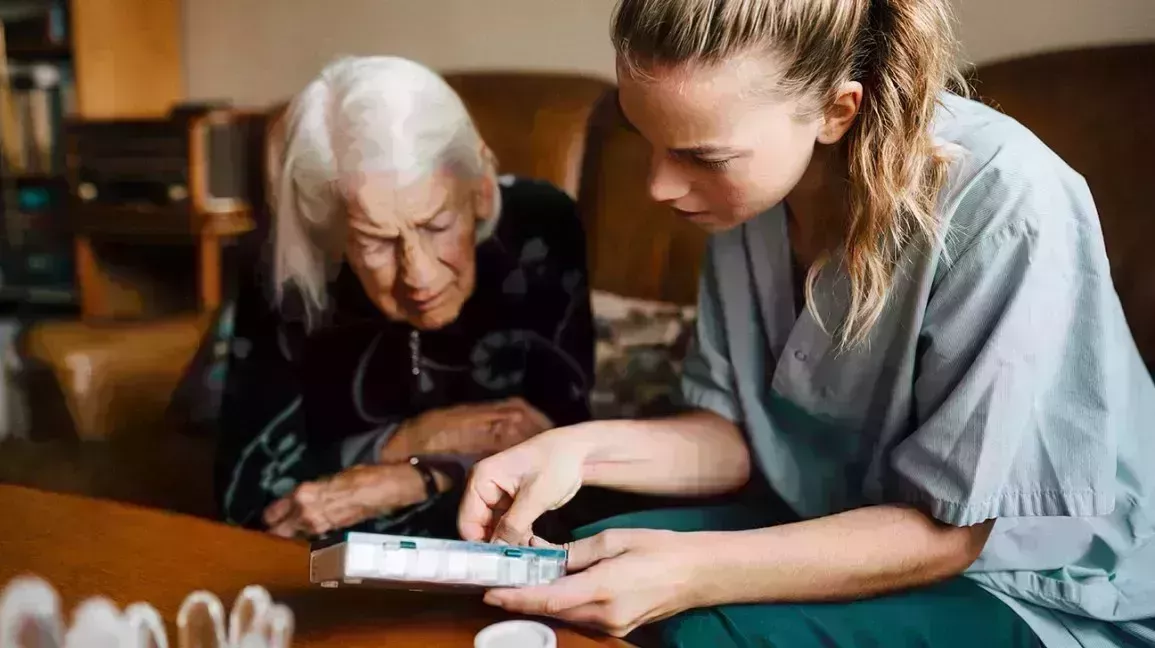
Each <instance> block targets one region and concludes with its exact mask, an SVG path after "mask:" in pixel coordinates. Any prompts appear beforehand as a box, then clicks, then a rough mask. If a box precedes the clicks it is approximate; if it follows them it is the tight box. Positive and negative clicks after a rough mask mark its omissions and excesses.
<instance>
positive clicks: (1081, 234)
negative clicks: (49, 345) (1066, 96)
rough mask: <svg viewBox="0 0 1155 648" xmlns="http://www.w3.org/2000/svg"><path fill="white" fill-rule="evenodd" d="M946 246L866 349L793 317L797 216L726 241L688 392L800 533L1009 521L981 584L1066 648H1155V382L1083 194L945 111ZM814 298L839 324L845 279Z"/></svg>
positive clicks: (904, 291) (1052, 162)
mask: <svg viewBox="0 0 1155 648" xmlns="http://www.w3.org/2000/svg"><path fill="white" fill-rule="evenodd" d="M934 129H935V134H936V136H937V138H938V139H939V141H940V143H941V144H943V145H944V146H945V147H946V148H947V149H948V150H949V151H951V152H952V155H953V158H954V160H953V162H952V166H951V172H950V177H949V180H948V183H947V186H946V187H944V189H943V191H942V193H941V195H940V197H939V210H940V215H941V218H942V222H943V223H944V229H943V232H944V235H943V236H942V242H941V243H940V244H938V245H935V246H933V249H928V248H930V247H932V246H929V245H928V246H923V248H921V249H911V250H910V252H909V254H907V255H906V258H905V260H904V263H903V265H902V267H901V269H900V271H899V272H898V274H897V278H896V280H895V283H894V286H893V289H892V291H891V294H890V297H889V301H888V303H887V306H886V309H885V312H884V314H883V316H882V318H881V319H880V320H879V322H878V323H877V324H876V325H875V327H874V328H873V329H872V331H871V334H870V337H869V338H868V340H867V342H866V343H865V345H863V346H861V347H857V348H854V349H851V350H849V351H841V352H840V351H838V350H837V348H836V347H835V345H834V344H833V342H832V339H831V337H830V336H829V335H827V334H826V333H824V332H823V328H822V327H821V326H819V324H818V323H817V322H816V321H815V320H814V318H812V317H811V315H810V314H809V313H808V312H806V311H805V310H803V312H802V313H801V315H800V316H797V317H796V310H795V304H794V297H793V291H792V287H791V286H792V283H791V272H792V270H791V255H790V244H789V241H788V237H787V226H786V217H785V210H784V209H783V207H782V206H781V205H779V206H777V207H775V208H773V209H771V210H769V211H768V212H766V213H764V214H761V215H760V216H758V217H756V218H754V219H752V220H751V221H748V222H747V223H745V224H743V225H742V226H740V227H738V228H735V229H732V230H729V231H726V232H723V233H720V234H716V235H714V236H713V237H711V241H710V244H709V246H708V249H707V253H706V257H705V259H704V262H703V267H702V276H701V289H700V297H699V316H698V323H697V331H696V336H695V339H694V343H693V345H692V350H691V351H690V354H689V356H688V358H687V360H686V362H685V365H684V376H683V394H684V396H685V398H686V400H687V401H688V403H689V404H690V405H694V406H697V407H701V408H705V409H709V410H712V411H714V412H716V413H718V414H720V415H722V416H724V417H726V418H728V419H730V420H732V421H735V422H736V423H738V424H739V425H740V426H741V427H742V428H743V429H744V430H745V432H746V434H747V436H748V439H749V444H750V447H751V450H752V453H753V456H754V458H755V461H756V463H757V465H758V466H759V467H760V468H761V470H762V471H763V472H764V474H765V476H766V478H767V479H768V480H769V482H770V484H771V486H772V487H773V488H774V489H775V490H776V491H777V493H778V494H780V495H781V496H782V497H783V498H784V499H785V500H786V502H787V503H788V504H789V505H790V506H792V507H793V508H794V510H795V511H796V512H797V513H798V514H799V515H801V516H803V517H819V516H826V515H830V514H833V513H837V512H840V511H845V510H848V509H853V508H857V507H863V506H869V505H874V504H880V503H908V504H914V505H918V506H920V507H921V508H922V509H923V510H925V511H927V512H928V513H929V514H931V515H933V516H934V517H936V518H938V519H939V520H941V521H942V522H945V523H947V524H953V525H958V526H968V525H973V524H976V523H980V522H983V521H985V520H988V519H991V518H997V522H996V523H995V527H994V530H993V532H992V534H991V537H990V540H989V541H988V543H987V545H986V548H985V549H984V551H983V552H982V555H981V557H980V558H979V559H978V561H977V562H976V563H975V564H974V565H973V566H972V567H971V568H970V569H969V570H968V572H967V575H968V576H969V577H970V578H973V579H974V580H975V581H977V582H978V583H980V584H981V585H982V586H984V587H985V588H987V589H988V590H989V591H991V592H993V593H994V594H995V595H996V596H999V597H1000V598H1001V599H1003V600H1004V601H1006V602H1007V604H1008V605H1010V606H1011V607H1012V608H1014V609H1015V610H1016V611H1017V612H1018V613H1019V614H1021V615H1022V616H1023V617H1024V618H1025V619H1026V621H1027V622H1028V623H1030V624H1031V626H1032V627H1033V628H1034V629H1035V631H1036V633H1038V634H1039V636H1040V638H1041V639H1042V640H1043V641H1044V642H1045V643H1046V645H1048V646H1080V645H1087V646H1095V645H1120V644H1131V643H1135V644H1137V645H1145V646H1155V621H1152V619H1153V618H1155V542H1152V537H1153V536H1155V500H1153V495H1155V384H1153V382H1152V378H1151V376H1150V374H1149V373H1148V372H1147V370H1146V368H1145V367H1144V366H1143V363H1142V361H1141V359H1140V357H1139V353H1138V350H1137V349H1136V347H1135V344H1134V341H1133V339H1132V337H1131V334H1130V332H1129V330H1128V328H1127V324H1126V322H1125V321H1124V318H1123V312H1122V310H1121V307H1120V304H1119V300H1118V297H1117V295H1116V293H1115V290H1114V287H1113V285H1112V283H1111V277H1110V269H1109V266H1108V263H1107V256H1106V252H1105V249H1104V244H1103V237H1102V232H1101V229H1100V225H1099V221H1098V216H1097V214H1096V211H1095V206H1094V203H1093V201H1092V197H1091V194H1090V192H1089V191H1088V188H1087V185H1086V183H1085V181H1084V180H1083V178H1082V177H1081V176H1079V175H1078V174H1077V173H1075V172H1074V171H1073V170H1072V169H1071V168H1070V167H1068V166H1067V165H1066V164H1064V163H1063V161H1062V160H1060V159H1059V158H1058V157H1057V156H1056V155H1055V154H1054V153H1052V152H1051V151H1050V150H1049V149H1047V147H1046V146H1045V145H1044V144H1043V143H1042V142H1040V141H1039V140H1038V139H1037V138H1036V137H1035V136H1034V135H1032V134H1031V133H1030V132H1029V131H1027V130H1026V129H1025V128H1023V127H1022V126H1021V125H1019V124H1018V123H1017V122H1015V121H1014V120H1012V119H1010V118H1009V117H1006V116H1004V115H1002V114H1000V113H998V112H996V111H994V110H991V109H989V108H987V107H985V106H983V105H982V104H979V103H977V102H973V101H970V100H966V99H963V98H961V97H958V96H955V95H944V97H943V106H942V107H941V108H940V110H939V113H938V117H937V119H936V123H935V126H934ZM824 275H825V276H824V277H823V278H822V279H820V281H819V282H818V285H817V286H816V290H815V295H816V304H817V305H818V307H819V312H820V313H821V314H822V316H823V320H824V321H825V322H827V323H833V324H837V322H839V321H840V320H841V318H842V314H843V313H844V312H845V311H844V309H845V303H846V293H845V286H846V283H845V281H843V280H841V279H840V277H839V276H838V274H837V271H836V270H835V271H832V272H826V273H824Z"/></svg>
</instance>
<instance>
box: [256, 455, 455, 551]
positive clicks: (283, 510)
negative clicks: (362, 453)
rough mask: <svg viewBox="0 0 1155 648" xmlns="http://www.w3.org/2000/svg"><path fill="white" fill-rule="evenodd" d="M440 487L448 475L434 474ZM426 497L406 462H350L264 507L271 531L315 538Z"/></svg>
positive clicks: (446, 484)
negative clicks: (350, 463) (378, 464)
mask: <svg viewBox="0 0 1155 648" xmlns="http://www.w3.org/2000/svg"><path fill="white" fill-rule="evenodd" d="M434 475H435V479H436V480H437V486H438V490H440V491H445V490H448V489H449V487H450V486H451V485H452V484H450V483H449V478H448V477H445V476H444V475H442V474H440V473H435V474H434ZM425 497H426V487H425V482H424V481H423V480H422V478H421V475H420V474H419V473H418V472H417V471H416V469H414V468H413V467H412V466H410V465H408V464H391V465H381V466H354V467H353V468H350V469H348V470H345V471H343V472H340V473H337V474H336V475H333V476H332V477H328V478H325V479H321V480H318V481H313V482H306V483H304V484H301V485H300V486H298V487H297V488H296V489H295V490H294V491H293V492H292V493H290V494H289V495H287V496H286V497H283V498H281V499H279V500H277V501H276V502H273V503H272V504H271V505H269V507H268V508H266V509H265V514H264V521H265V524H266V525H267V526H268V528H269V532H270V533H272V534H273V535H277V536H281V537H284V538H293V537H300V536H306V537H311V536H318V535H321V534H323V533H326V532H328V531H331V530H333V529H342V528H345V527H348V526H351V525H354V524H357V523H359V522H363V521H365V520H369V519H372V518H375V517H378V516H380V515H384V514H386V513H389V512H390V511H395V510H397V509H400V508H404V507H406V506H411V505H413V504H417V503H419V502H421V501H423V500H424V499H425Z"/></svg>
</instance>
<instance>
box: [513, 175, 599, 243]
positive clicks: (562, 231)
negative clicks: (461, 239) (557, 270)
mask: <svg viewBox="0 0 1155 648" xmlns="http://www.w3.org/2000/svg"><path fill="white" fill-rule="evenodd" d="M498 187H499V189H500V191H501V213H500V216H499V218H500V221H499V222H498V224H497V229H496V231H495V232H494V238H495V239H497V240H498V242H499V243H500V244H501V246H502V247H503V248H505V249H506V250H519V249H523V248H525V247H526V246H531V247H533V248H538V247H541V246H542V245H544V246H545V248H546V249H547V250H548V251H549V252H548V253H549V254H550V256H553V255H554V254H555V253H565V252H566V251H569V252H570V253H571V254H576V255H579V256H580V257H581V258H582V259H584V257H585V232H584V229H583V227H582V223H581V218H580V217H579V216H578V210H577V204H576V203H575V201H574V199H573V198H571V197H570V196H569V194H567V193H565V192H564V191H562V190H561V189H559V188H557V187H556V186H554V185H553V184H550V183H549V182H545V181H543V180H531V179H526V178H520V177H515V176H502V177H501V178H500V179H499V181H498ZM566 256H569V255H566Z"/></svg>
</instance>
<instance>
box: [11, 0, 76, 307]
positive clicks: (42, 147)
mask: <svg viewBox="0 0 1155 648" xmlns="http://www.w3.org/2000/svg"><path fill="white" fill-rule="evenodd" d="M67 23H68V20H67V15H66V7H65V3H64V2H63V0H15V1H14V0H8V1H4V0H0V52H2V54H3V55H2V56H0V184H2V185H3V200H2V202H0V221H2V227H0V302H6V301H30V302H36V301H41V300H44V299H47V300H48V301H55V302H60V301H66V300H67V299H68V298H69V295H70V294H71V291H72V284H73V273H74V268H73V263H74V262H73V253H72V245H71V241H70V240H69V237H68V236H67V235H66V233H65V228H64V227H63V222H62V220H63V219H62V214H61V210H62V208H63V206H64V204H65V202H66V201H65V199H66V198H67V194H66V192H67V186H66V184H65V182H64V176H63V170H64V152H63V146H62V142H63V139H62V133H63V128H64V121H65V119H67V118H68V117H69V116H70V115H72V114H73V112H74V110H75V89H74V83H73V79H74V74H73V72H72V62H71V60H70V57H69V56H67V55H64V56H62V55H61V54H62V53H65V54H66V53H67V51H68V46H67V39H68V36H67Z"/></svg>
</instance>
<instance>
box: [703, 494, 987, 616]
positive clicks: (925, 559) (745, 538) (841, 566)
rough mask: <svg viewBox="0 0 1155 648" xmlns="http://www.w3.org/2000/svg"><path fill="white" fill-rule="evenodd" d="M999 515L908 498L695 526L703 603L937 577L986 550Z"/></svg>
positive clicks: (824, 593)
mask: <svg viewBox="0 0 1155 648" xmlns="http://www.w3.org/2000/svg"><path fill="white" fill-rule="evenodd" d="M991 524H992V523H989V522H988V523H985V524H981V525H977V526H974V527H968V528H956V527H950V526H946V525H943V524H940V523H938V522H937V521H935V520H933V519H931V518H930V517H928V516H927V515H925V514H924V513H922V512H920V511H918V510H916V509H913V508H907V507H901V506H890V505H887V506H874V507H869V508H863V509H858V510H855V511H850V512H847V513H842V514H839V515H833V516H829V517H825V518H820V519H816V520H809V521H806V522H799V523H796V524H787V525H782V526H777V527H771V528H767V529H759V530H755V531H744V532H737V533H700V534H694V536H695V544H696V546H700V547H701V549H700V550H698V552H697V553H698V554H699V555H700V556H701V558H702V560H701V562H700V563H699V564H698V565H697V568H696V569H695V572H696V577H695V581H696V583H697V587H696V594H695V595H694V596H695V597H696V598H698V600H697V601H696V605H695V607H698V606H703V607H704V606H711V605H723V604H730V603H755V602H768V603H784V602H808V601H837V600H852V599H858V598H864V597H870V596H877V595H880V594H885V593H888V592H893V591H899V590H905V589H909V588H913V587H919V586H923V585H928V584H931V583H935V582H938V581H941V580H944V579H947V578H950V577H952V576H956V575H958V574H960V573H962V572H963V571H964V570H965V569H966V568H967V567H968V566H970V564H971V563H973V562H974V561H975V559H976V558H978V555H979V553H980V552H981V551H982V548H983V545H984V544H985V543H986V539H987V536H988V535H989V534H990V528H991Z"/></svg>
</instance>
